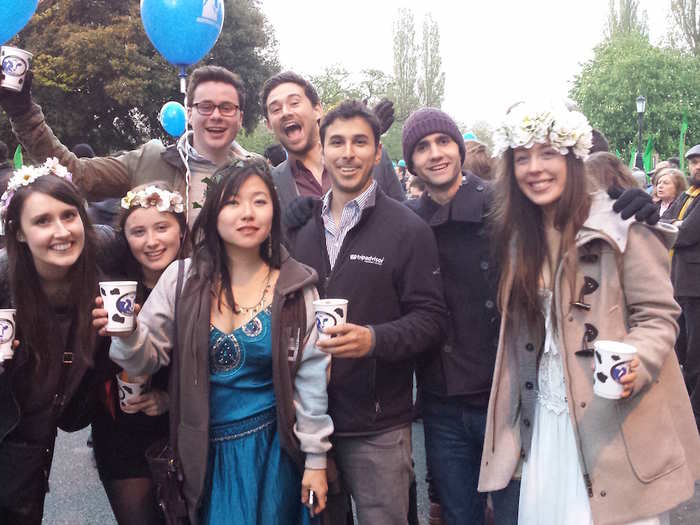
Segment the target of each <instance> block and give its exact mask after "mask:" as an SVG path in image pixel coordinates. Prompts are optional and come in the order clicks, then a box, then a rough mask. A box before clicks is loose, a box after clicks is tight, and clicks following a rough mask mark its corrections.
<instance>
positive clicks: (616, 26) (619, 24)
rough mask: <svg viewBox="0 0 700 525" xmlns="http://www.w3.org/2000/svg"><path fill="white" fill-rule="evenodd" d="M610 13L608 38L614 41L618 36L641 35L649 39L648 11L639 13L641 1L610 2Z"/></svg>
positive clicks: (607, 30) (609, 0)
mask: <svg viewBox="0 0 700 525" xmlns="http://www.w3.org/2000/svg"><path fill="white" fill-rule="evenodd" d="M608 6H609V12H608V22H607V28H606V37H607V38H608V39H609V40H613V39H615V38H617V37H618V36H624V35H630V34H634V33H636V34H639V35H641V36H643V37H645V38H647V39H648V38H649V24H648V23H647V13H646V11H642V12H641V13H640V12H639V0H618V2H617V7H616V6H615V0H608Z"/></svg>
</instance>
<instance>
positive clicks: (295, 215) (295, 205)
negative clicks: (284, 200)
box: [284, 197, 316, 230]
mask: <svg viewBox="0 0 700 525" xmlns="http://www.w3.org/2000/svg"><path fill="white" fill-rule="evenodd" d="M315 200H316V199H314V198H313V197H297V198H296V199H294V200H293V201H292V202H290V203H289V206H287V208H286V209H285V210H284V223H285V224H286V226H287V228H288V229H290V230H296V229H298V228H301V227H302V226H304V225H305V224H306V223H307V222H309V219H310V218H311V214H312V213H313V210H314V201H315Z"/></svg>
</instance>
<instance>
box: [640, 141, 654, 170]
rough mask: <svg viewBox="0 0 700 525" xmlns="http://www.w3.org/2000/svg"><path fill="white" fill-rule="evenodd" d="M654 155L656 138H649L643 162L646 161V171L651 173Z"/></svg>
mask: <svg viewBox="0 0 700 525" xmlns="http://www.w3.org/2000/svg"><path fill="white" fill-rule="evenodd" d="M652 153H654V137H649V140H647V147H646V148H645V150H644V153H643V154H642V160H643V161H644V171H645V172H647V173H649V172H650V171H651V168H652V165H651V162H652V158H651V156H652Z"/></svg>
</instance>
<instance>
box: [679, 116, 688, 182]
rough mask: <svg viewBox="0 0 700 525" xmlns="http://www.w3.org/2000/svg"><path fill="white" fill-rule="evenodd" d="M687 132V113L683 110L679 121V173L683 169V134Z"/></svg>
mask: <svg viewBox="0 0 700 525" xmlns="http://www.w3.org/2000/svg"><path fill="white" fill-rule="evenodd" d="M686 131H688V112H687V111H686V110H683V120H682V121H681V138H680V139H678V160H679V161H680V163H681V171H684V169H685V132H686Z"/></svg>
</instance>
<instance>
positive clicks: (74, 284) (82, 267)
mask: <svg viewBox="0 0 700 525" xmlns="http://www.w3.org/2000/svg"><path fill="white" fill-rule="evenodd" d="M35 192H39V193H43V194H45V195H48V196H50V197H53V198H54V199H57V200H59V201H61V202H64V203H66V204H68V205H70V206H74V207H75V208H77V210H78V214H79V216H80V220H81V221H82V223H83V228H84V230H85V245H84V247H83V251H82V253H81V254H80V256H79V257H78V259H77V260H76V261H75V263H74V264H73V266H71V267H70V269H69V270H68V274H67V275H66V277H65V279H66V281H67V283H68V284H69V296H68V301H67V304H68V305H72V306H73V308H74V312H75V313H74V319H73V323H75V324H74V329H73V333H74V334H75V342H76V343H77V344H78V345H80V346H81V347H82V348H91V347H92V345H93V344H94V340H95V337H96V336H95V332H94V330H93V329H92V325H91V321H92V319H91V316H90V312H91V311H92V308H93V301H94V299H95V297H96V295H97V294H98V286H97V267H96V262H95V244H96V240H95V234H94V232H93V229H92V224H91V222H90V219H89V218H88V215H87V212H86V210H85V206H84V204H83V199H82V197H81V196H80V193H79V192H78V189H77V188H76V187H75V186H74V185H73V183H72V182H69V181H68V180H66V179H63V178H61V177H57V176H56V175H44V176H42V177H39V178H38V179H37V180H35V181H34V182H33V183H32V184H30V185H28V186H24V187H22V188H20V189H18V190H17V192H16V193H15V195H14V197H12V200H11V201H10V205H9V206H8V209H7V217H6V233H5V240H6V243H7V245H6V246H7V260H8V277H9V283H10V292H11V295H12V300H13V304H14V305H15V308H16V309H17V316H16V320H17V337H18V339H19V340H20V341H21V343H22V346H23V347H24V348H27V349H28V350H29V355H30V356H31V358H32V359H33V361H34V364H35V365H36V367H37V369H39V368H40V367H45V366H49V365H50V364H52V362H53V360H52V359H51V356H52V355H56V356H57V355H58V354H57V353H56V351H55V346H56V340H55V329H56V328H55V316H54V312H53V306H54V305H52V304H51V303H50V299H49V297H48V296H47V295H46V293H45V292H44V289H43V287H42V279H41V277H40V276H39V274H38V272H37V270H36V266H35V264H34V257H33V256H32V253H31V251H30V249H29V246H28V245H27V243H26V242H20V241H19V240H18V238H17V237H18V233H19V231H20V218H21V216H22V210H23V209H24V203H25V201H26V200H27V198H28V197H29V196H30V195H31V194H32V193H35Z"/></svg>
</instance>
